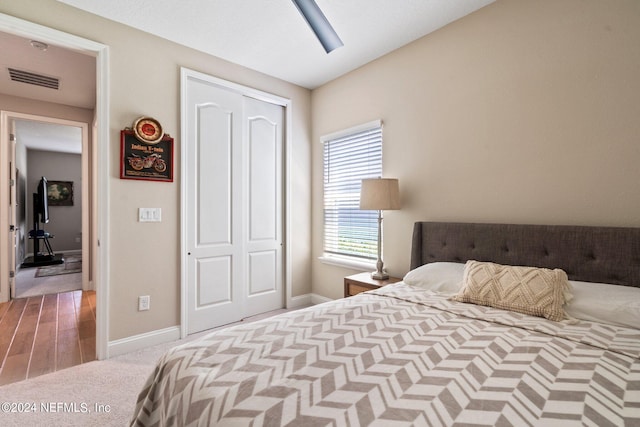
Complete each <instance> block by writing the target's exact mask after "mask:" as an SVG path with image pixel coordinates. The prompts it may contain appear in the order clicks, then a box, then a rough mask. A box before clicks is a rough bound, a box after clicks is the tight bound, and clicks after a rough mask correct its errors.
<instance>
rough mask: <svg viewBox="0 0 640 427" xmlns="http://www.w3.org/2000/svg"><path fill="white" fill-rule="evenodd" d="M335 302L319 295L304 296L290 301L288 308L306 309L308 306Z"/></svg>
mask: <svg viewBox="0 0 640 427" xmlns="http://www.w3.org/2000/svg"><path fill="white" fill-rule="evenodd" d="M327 301H333V300H332V299H331V298H327V297H323V296H322V295H317V294H304V295H298V296H297V297H293V298H291V299H290V300H289V305H288V306H287V308H298V307H305V306H308V305H316V304H322V303H323V302H327Z"/></svg>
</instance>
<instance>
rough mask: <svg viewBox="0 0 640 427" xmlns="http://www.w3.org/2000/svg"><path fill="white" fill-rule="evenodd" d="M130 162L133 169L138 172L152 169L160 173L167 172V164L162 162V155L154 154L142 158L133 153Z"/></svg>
mask: <svg viewBox="0 0 640 427" xmlns="http://www.w3.org/2000/svg"><path fill="white" fill-rule="evenodd" d="M128 160H129V164H130V165H131V167H132V168H133V169H135V170H137V171H141V170H142V169H149V168H151V167H152V168H154V169H155V170H156V171H158V172H160V173H162V172H164V171H166V170H167V164H166V163H165V161H164V160H162V156H161V155H160V154H156V153H153V154H150V155H148V156H147V157H140V156H138V155H137V154H135V153H133V154H132V155H131V156H130V157H129V158H128Z"/></svg>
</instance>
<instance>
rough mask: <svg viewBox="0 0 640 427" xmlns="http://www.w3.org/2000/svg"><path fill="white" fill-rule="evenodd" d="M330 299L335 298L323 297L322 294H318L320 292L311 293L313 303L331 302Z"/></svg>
mask: <svg viewBox="0 0 640 427" xmlns="http://www.w3.org/2000/svg"><path fill="white" fill-rule="evenodd" d="M329 301H333V299H331V298H327V297H323V296H322V295H318V294H311V304H313V305H316V304H322V303H323V302H329Z"/></svg>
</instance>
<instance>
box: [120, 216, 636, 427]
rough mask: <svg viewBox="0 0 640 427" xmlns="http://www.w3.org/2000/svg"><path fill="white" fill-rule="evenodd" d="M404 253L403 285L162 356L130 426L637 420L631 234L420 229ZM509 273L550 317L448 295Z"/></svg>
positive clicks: (573, 229)
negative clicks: (540, 294)
mask: <svg viewBox="0 0 640 427" xmlns="http://www.w3.org/2000/svg"><path fill="white" fill-rule="evenodd" d="M411 251H412V252H411V271H409V273H408V274H407V275H406V276H405V277H404V279H403V281H402V282H400V283H396V284H393V285H388V286H385V287H383V288H380V289H378V290H374V291H369V292H365V293H361V294H358V295H356V296H353V297H350V298H345V299H340V300H336V301H331V302H328V303H324V304H319V305H316V306H313V307H308V308H305V309H301V310H297V311H293V312H288V313H285V314H282V315H278V316H275V317H273V318H269V319H265V320H262V321H259V322H256V323H253V324H246V325H239V326H234V327H231V328H227V329H224V330H221V331H217V332H214V333H211V334H209V335H207V336H205V337H203V338H200V339H198V340H196V341H193V342H189V343H186V344H184V345H181V346H178V347H176V348H173V349H172V350H170V351H169V352H168V353H166V354H165V355H164V356H163V357H162V358H161V359H160V360H159V362H158V364H157V366H156V368H155V370H154V372H153V374H152V375H151V376H150V378H149V379H148V381H147V383H146V384H145V386H144V388H143V389H142V391H141V393H140V395H139V398H138V401H137V405H136V410H135V414H134V418H133V420H132V423H131V424H132V425H135V426H161V425H189V426H204V425H234V426H237V425H247V426H261V425H265V426H325V425H327V426H364V425H370V426H406V425H415V426H419V425H428V426H468V425H473V426H508V425H515V426H555V425H558V426H560V425H561V426H563V427H567V426H573V425H576V426H577V425H587V426H589V425H592V426H624V425H626V426H632V425H640V298H638V297H640V289H639V288H638V286H639V285H640V229H636V228H618V227H577V226H543V225H509V224H465V223H438V222H418V223H416V224H415V226H414V233H413V242H412V249H411ZM496 271H497V272H499V274H498V273H495V272H496ZM505 272H506V273H505ZM503 273H505V274H503ZM532 274H533V275H535V279H531V281H530V282H529V281H528V280H529V277H534V276H530V275H532ZM498 276H499V278H497V277H498ZM477 277H481V280H480V279H478V280H476V278H477ZM509 277H517V278H518V279H517V280H520V282H518V287H515V288H514V287H512V288H509V284H508V283H507V284H505V289H508V291H505V292H508V293H510V292H511V289H516V290H519V291H522V289H527V290H528V289H529V288H528V287H529V286H531V287H532V288H535V289H536V292H537V290H538V289H544V290H545V292H546V291H547V290H548V289H551V291H549V292H551V294H552V295H555V296H556V297H558V298H560V299H562V298H564V300H563V301H562V303H561V304H560V307H561V313H560V315H561V317H562V318H561V319H560V320H550V317H553V316H556V315H557V313H556V312H555V311H553V310H551V311H545V312H544V313H543V315H540V314H539V313H537V312H536V313H534V314H528V313H523V312H521V311H518V310H521V308H522V307H524V311H527V310H530V309H531V310H532V309H533V308H534V306H536V304H537V302H535V303H532V304H524V305H523V304H520V305H519V306H517V307H516V308H517V309H515V311H514V309H511V308H509V309H505V308H501V304H503V303H504V301H505V299H504V298H503V297H504V295H502V294H500V295H498V297H499V298H498V299H497V300H496V301H497V302H496V301H489V304H486V301H485V300H482V301H481V303H477V302H476V303H469V302H460V299H461V298H462V299H463V298H467V297H470V295H471V296H473V289H475V288H474V286H476V285H478V281H482V280H485V279H486V280H488V282H487V283H491V284H492V285H491V286H502V285H503V284H504V283H503V282H502V281H503V280H510V279H508V278H509ZM504 278H507V279H504ZM496 283H497V284H498V285H496ZM482 286H484V287H480V288H478V289H480V290H481V291H482V292H485V291H486V290H487V289H488V287H487V285H484V284H483V285H482ZM536 286H539V287H536ZM501 289H502V288H501ZM500 292H501V291H492V292H489V293H488V294H487V295H488V296H487V295H484V297H487V298H489V299H491V298H492V297H493V296H495V295H497V294H498V293H500ZM494 294H495V295H494ZM518 298H522V296H521V297H518ZM545 298H547V299H545V301H546V302H545V303H544V304H546V305H544V304H543V305H542V307H543V309H544V310H547V308H548V306H549V304H547V303H548V302H549V301H552V302H551V305H553V306H554V310H555V309H557V308H558V307H557V301H555V300H553V298H551V299H549V298H548V295H546V294H545ZM554 298H555V297H554ZM494 302H496V303H495V304H494ZM516 302H518V303H522V300H521V299H519V300H517V301H516ZM516 305H517V304H516ZM536 307H537V306H536ZM544 310H543V311H544ZM549 313H552V314H549ZM553 313H555V314H553Z"/></svg>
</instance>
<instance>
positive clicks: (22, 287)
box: [15, 254, 82, 298]
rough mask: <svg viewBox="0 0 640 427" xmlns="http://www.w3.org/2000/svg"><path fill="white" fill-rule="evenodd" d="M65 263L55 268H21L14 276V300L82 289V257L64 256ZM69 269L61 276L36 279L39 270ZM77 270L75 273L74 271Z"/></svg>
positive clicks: (55, 275) (46, 276)
mask: <svg viewBox="0 0 640 427" xmlns="http://www.w3.org/2000/svg"><path fill="white" fill-rule="evenodd" d="M65 261H66V262H65V263H64V264H60V265H56V266H47V267H38V268H21V269H20V270H18V274H17V275H16V295H15V298H26V297H33V296H37V295H47V294H56V293H60V292H69V291H77V290H79V289H82V272H81V271H82V257H81V255H73V254H72V255H69V256H65ZM67 266H68V267H69V269H68V270H67V271H66V272H65V273H63V274H59V273H57V274H54V275H45V276H41V277H38V276H37V275H36V274H37V272H38V270H40V269H53V268H55V269H59V270H64V269H65V267H67ZM76 270H77V271H76Z"/></svg>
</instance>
